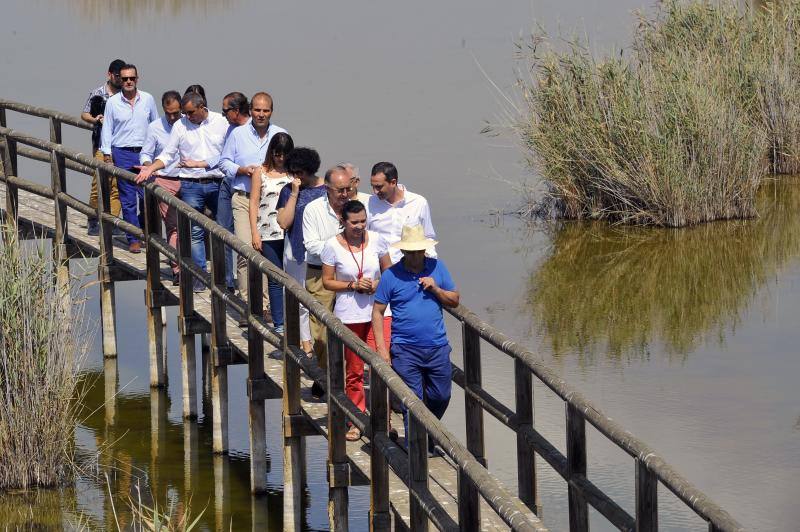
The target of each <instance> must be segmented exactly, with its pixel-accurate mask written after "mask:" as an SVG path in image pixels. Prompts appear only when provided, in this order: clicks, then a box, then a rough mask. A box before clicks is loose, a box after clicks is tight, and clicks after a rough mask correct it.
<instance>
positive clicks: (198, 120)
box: [137, 93, 228, 292]
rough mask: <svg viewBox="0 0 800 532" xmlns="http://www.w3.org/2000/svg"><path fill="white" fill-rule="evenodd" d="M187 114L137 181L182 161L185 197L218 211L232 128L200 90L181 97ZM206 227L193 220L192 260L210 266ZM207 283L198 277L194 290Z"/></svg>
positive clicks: (179, 170) (180, 172)
mask: <svg viewBox="0 0 800 532" xmlns="http://www.w3.org/2000/svg"><path fill="white" fill-rule="evenodd" d="M181 110H182V111H183V115H184V116H183V118H181V119H180V120H178V121H177V122H176V123H175V125H173V126H172V132H171V133H170V136H169V141H168V142H167V145H166V146H165V147H164V150H163V151H162V152H161V154H160V155H159V156H158V157H156V160H155V162H154V163H153V164H151V165H149V166H145V167H144V168H142V169H141V171H140V172H139V177H138V179H137V181H139V182H142V181H145V180H147V179H149V178H150V176H151V175H152V174H153V173H154V172H156V171H158V170H161V169H162V168H165V167H168V166H169V165H171V164H172V163H174V162H176V161H177V162H178V166H177V169H176V171H175V173H176V175H177V176H178V177H179V178H180V180H181V199H182V200H183V201H185V202H186V203H188V204H189V205H191V206H192V207H194V208H195V209H197V210H198V211H199V212H203V211H204V210H205V209H209V210H210V211H211V215H212V216H215V215H216V212H217V198H218V196H219V184H220V182H221V181H222V176H223V173H222V170H220V169H219V168H218V166H219V159H220V154H221V153H222V147H223V144H224V143H225V134H226V133H227V131H228V121H227V120H225V118H224V117H223V116H222V115H221V114H219V113H215V112H213V111H209V110H208V108H207V107H206V106H205V100H204V99H203V97H202V96H200V95H199V94H197V93H188V94H185V95H184V96H183V98H182V99H181ZM204 239H205V231H204V230H203V228H202V227H200V226H199V225H195V224H192V260H193V261H194V263H195V264H196V265H197V266H199V267H200V268H202V269H203V270H205V269H206V250H205V243H204ZM204 289H205V286H204V285H203V283H202V282H201V281H200V280H199V279H195V280H194V290H195V291H196V292H202V291H203V290H204Z"/></svg>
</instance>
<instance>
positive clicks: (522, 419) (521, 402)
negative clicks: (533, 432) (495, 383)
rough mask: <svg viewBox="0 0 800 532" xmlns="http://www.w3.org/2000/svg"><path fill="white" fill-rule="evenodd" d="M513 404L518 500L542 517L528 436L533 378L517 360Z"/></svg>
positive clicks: (532, 450) (532, 449) (534, 459)
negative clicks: (515, 422) (514, 408)
mask: <svg viewBox="0 0 800 532" xmlns="http://www.w3.org/2000/svg"><path fill="white" fill-rule="evenodd" d="M514 401H515V406H516V421H517V430H516V435H517V486H518V491H519V498H520V500H521V501H522V502H524V503H525V505H526V506H527V507H528V508H530V509H531V510H532V511H533V513H535V514H536V515H539V516H541V514H542V508H541V505H540V504H539V493H538V489H537V484H536V483H537V478H536V452H535V450H534V448H533V445H531V444H530V442H529V441H528V438H527V437H526V436H525V433H526V431H527V429H528V428H533V421H534V417H533V375H532V374H531V370H530V369H528V367H527V366H525V364H523V363H522V361H520V360H519V359H515V360H514Z"/></svg>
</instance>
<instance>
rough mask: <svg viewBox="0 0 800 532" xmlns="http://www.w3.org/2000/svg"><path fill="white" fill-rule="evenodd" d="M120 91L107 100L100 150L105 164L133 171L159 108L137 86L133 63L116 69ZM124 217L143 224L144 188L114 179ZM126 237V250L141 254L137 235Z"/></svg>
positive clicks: (128, 220) (130, 222)
mask: <svg viewBox="0 0 800 532" xmlns="http://www.w3.org/2000/svg"><path fill="white" fill-rule="evenodd" d="M119 79H120V81H121V82H122V90H121V91H120V92H118V93H116V94H115V95H113V96H112V97H110V98H109V99H108V101H107V102H106V109H105V117H104V118H103V130H102V132H101V133H100V151H102V152H103V157H104V159H105V161H106V162H107V163H110V162H113V163H114V165H115V166H117V167H118V168H122V169H123V170H128V171H135V170H136V169H135V168H134V167H136V166H139V152H141V151H142V146H143V145H144V140H145V137H146V136H147V128H148V126H149V125H150V122H152V121H154V120H158V109H157V108H156V102H155V100H154V99H153V97H152V96H151V95H150V94H149V93H147V92H144V91H140V90H138V88H137V83H138V81H139V74H138V71H137V69H136V66H135V65H132V64H130V63H129V64H127V65H125V66H123V67H122V68H121V69H120V71H119ZM117 186H118V188H119V199H120V203H121V204H122V217H123V219H124V220H125V221H126V222H128V223H129V224H132V225H134V226H136V227H142V223H141V219H140V216H141V214H142V213H143V212H144V191H143V190H142V189H141V187H139V186H137V185H136V183H134V182H131V181H127V180H125V179H120V180H118V182H117ZM127 236H128V250H129V251H130V252H131V253H141V251H142V245H141V243H140V242H139V238H138V237H136V236H134V235H131V234H129V235H127Z"/></svg>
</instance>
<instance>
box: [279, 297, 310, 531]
mask: <svg viewBox="0 0 800 532" xmlns="http://www.w3.org/2000/svg"><path fill="white" fill-rule="evenodd" d="M283 314H284V331H285V332H284V335H283V529H284V530H287V531H293V532H294V531H299V530H302V529H303V507H302V503H303V500H302V498H303V470H304V467H303V459H304V456H305V449H304V447H305V438H304V437H303V436H300V435H297V434H294V433H293V432H292V431H291V427H292V417H293V416H298V415H302V414H301V413H300V366H298V365H297V363H296V362H295V361H294V359H293V358H292V357H291V355H289V347H290V346H299V345H300V304H299V303H298V301H297V298H296V297H295V296H294V295H293V294H292V293H291V292H290V291H289V289H288V288H287V289H286V290H284V306H283Z"/></svg>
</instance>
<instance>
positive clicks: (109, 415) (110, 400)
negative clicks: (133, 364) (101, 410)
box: [103, 357, 119, 426]
mask: <svg viewBox="0 0 800 532" xmlns="http://www.w3.org/2000/svg"><path fill="white" fill-rule="evenodd" d="M118 384H119V368H118V367H117V359H116V358H115V357H107V358H104V359H103V401H104V403H103V404H104V407H105V422H106V425H108V426H114V425H115V424H116V422H117V386H118Z"/></svg>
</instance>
